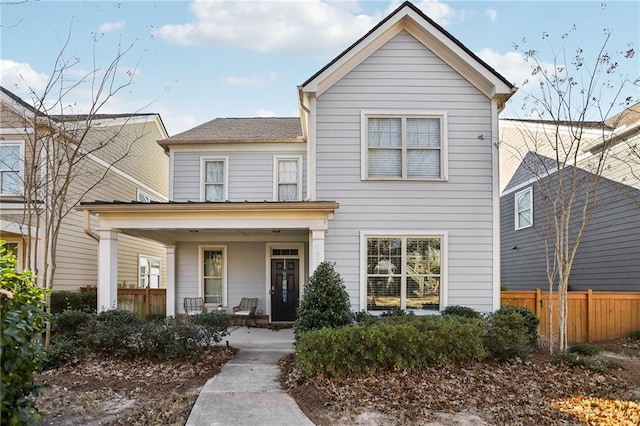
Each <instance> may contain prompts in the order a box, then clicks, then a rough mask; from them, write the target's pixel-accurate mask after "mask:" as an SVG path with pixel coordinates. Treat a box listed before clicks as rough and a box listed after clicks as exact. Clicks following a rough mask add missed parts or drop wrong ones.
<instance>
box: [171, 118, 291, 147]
mask: <svg viewBox="0 0 640 426" xmlns="http://www.w3.org/2000/svg"><path fill="white" fill-rule="evenodd" d="M270 141H271V142H273V141H290V142H296V141H297V142H303V139H302V127H301V124H300V118H299V117H258V118H216V119H215V120H211V121H208V122H206V123H204V124H201V125H200V126H197V127H194V128H193V129H190V130H187V131H185V132H182V133H178V134H177V135H174V136H171V137H170V138H167V139H164V140H162V141H160V142H159V143H160V144H161V145H171V144H172V143H181V142H182V143H184V142H270Z"/></svg>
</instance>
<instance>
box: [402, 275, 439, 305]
mask: <svg viewBox="0 0 640 426" xmlns="http://www.w3.org/2000/svg"><path fill="white" fill-rule="evenodd" d="M407 309H433V310H436V311H437V310H439V309H440V277H429V276H416V275H410V276H408V277H407Z"/></svg>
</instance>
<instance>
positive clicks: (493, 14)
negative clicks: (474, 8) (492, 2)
mask: <svg viewBox="0 0 640 426" xmlns="http://www.w3.org/2000/svg"><path fill="white" fill-rule="evenodd" d="M485 14H486V15H487V16H488V17H489V20H490V21H491V22H496V20H497V19H498V11H497V10H495V9H487V10H486V12H485Z"/></svg>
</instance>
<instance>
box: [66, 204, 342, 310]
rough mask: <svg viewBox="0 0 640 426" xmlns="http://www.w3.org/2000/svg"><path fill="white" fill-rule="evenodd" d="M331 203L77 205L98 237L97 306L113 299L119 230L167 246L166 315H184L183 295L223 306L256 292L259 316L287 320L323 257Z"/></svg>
mask: <svg viewBox="0 0 640 426" xmlns="http://www.w3.org/2000/svg"><path fill="white" fill-rule="evenodd" d="M336 208H338V204H337V203H335V202H263V203H250V202H244V203H211V202H202V203H191V202H189V203H122V202H113V203H107V202H92V203H82V204H81V206H79V207H78V209H79V210H81V211H83V212H84V215H85V231H86V232H91V233H93V234H94V235H95V236H97V237H98V238H99V267H98V309H99V310H105V309H109V307H110V306H113V304H114V302H115V300H116V298H117V282H118V277H117V270H118V269H117V262H118V236H119V235H121V234H125V235H131V236H135V237H138V238H143V239H147V240H151V241H155V242H160V243H161V244H163V245H164V246H165V248H166V271H167V273H166V275H167V277H166V283H164V286H163V287H164V288H166V314H167V315H168V316H175V315H180V314H183V313H184V312H183V308H182V301H183V299H184V298H186V297H202V298H204V301H205V304H206V307H207V309H208V310H213V309H218V308H219V307H220V308H221V309H223V310H225V311H227V312H230V311H231V308H232V307H233V306H235V305H237V304H238V303H239V302H240V299H241V298H242V297H255V298H258V300H259V302H258V308H257V314H258V316H259V317H262V318H265V319H266V320H267V321H268V322H272V321H276V322H277V321H293V320H295V310H296V308H297V305H298V301H299V299H300V297H301V296H302V294H303V293H304V285H305V283H306V281H307V278H308V277H309V276H310V275H311V274H312V273H313V271H314V270H315V268H316V267H317V265H318V264H320V263H321V262H322V261H324V238H325V234H326V232H327V230H328V224H329V220H330V219H331V218H332V216H333V212H334V211H335V209H336ZM91 215H94V216H97V217H98V219H99V221H98V223H97V224H96V223H95V222H96V221H95V220H94V221H93V223H92V221H91Z"/></svg>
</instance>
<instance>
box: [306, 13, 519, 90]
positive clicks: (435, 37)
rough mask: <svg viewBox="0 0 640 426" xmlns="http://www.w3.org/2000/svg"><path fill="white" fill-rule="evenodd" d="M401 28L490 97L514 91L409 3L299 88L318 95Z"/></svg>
mask: <svg viewBox="0 0 640 426" xmlns="http://www.w3.org/2000/svg"><path fill="white" fill-rule="evenodd" d="M402 30H405V31H407V32H408V33H410V34H411V35H412V36H413V37H415V38H416V39H417V40H418V41H420V42H421V43H422V44H423V45H424V46H425V47H426V48H428V49H429V50H431V51H432V52H433V53H434V54H436V55H437V56H439V57H440V58H441V59H442V60H443V61H445V62H446V63H447V64H449V65H450V66H451V67H452V68H454V69H455V70H456V71H457V72H459V73H460V74H461V75H462V76H464V77H465V78H466V79H467V80H469V82H471V83H472V84H473V85H474V86H475V87H477V88H478V89H479V90H480V91H481V92H482V93H484V94H485V95H486V96H487V97H489V98H490V99H493V98H494V97H496V96H497V97H499V98H500V100H501V101H506V99H508V98H509V97H510V96H511V95H512V94H513V93H514V92H515V88H514V87H513V86H510V85H508V84H507V83H505V82H504V81H502V80H501V79H500V78H498V77H497V76H496V75H495V74H494V73H493V72H492V71H491V70H489V69H488V68H487V67H486V65H485V64H484V63H482V62H480V61H479V60H478V59H477V58H475V57H473V56H472V55H470V54H469V53H468V52H467V51H465V49H463V48H462V47H461V46H460V45H459V44H458V43H456V42H455V41H454V40H452V38H451V37H450V36H449V35H447V34H445V33H443V32H442V31H441V30H440V29H439V28H436V27H435V26H434V25H432V24H431V23H430V22H429V21H428V20H426V19H425V18H424V17H423V16H421V14H420V13H418V12H417V11H416V10H414V9H413V8H412V7H410V6H409V5H405V6H404V7H402V8H401V9H399V10H398V11H396V12H395V13H394V14H393V15H391V16H389V17H388V18H387V19H386V20H385V21H383V22H382V23H381V24H379V27H377V28H376V29H375V30H374V31H372V32H371V33H369V34H368V35H367V36H366V37H364V38H363V39H361V40H360V41H358V42H357V44H356V45H354V46H352V48H349V49H348V50H347V51H345V52H344V53H343V54H342V56H339V57H338V59H337V60H335V62H334V63H332V64H331V65H330V66H328V67H327V68H326V69H325V70H323V71H322V72H320V73H319V74H318V75H316V76H315V77H313V78H312V79H310V80H309V81H307V82H306V83H305V84H304V85H303V86H301V90H302V91H304V92H311V93H315V94H316V96H320V95H321V94H322V93H324V92H325V91H326V90H327V89H329V88H330V87H331V86H333V85H334V84H335V83H336V82H338V81H339V80H340V79H341V78H343V77H344V76H345V75H346V74H347V73H349V72H350V71H352V70H353V69H354V68H355V67H356V66H358V65H359V64H360V63H362V62H363V61H364V60H365V59H366V58H368V57H369V56H371V55H372V54H373V53H374V52H375V51H376V50H378V49H379V48H380V47H382V46H383V45H384V44H385V43H386V42H388V41H389V40H391V39H392V38H393V37H394V36H396V35H397V34H398V33H399V32H400V31H402Z"/></svg>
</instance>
